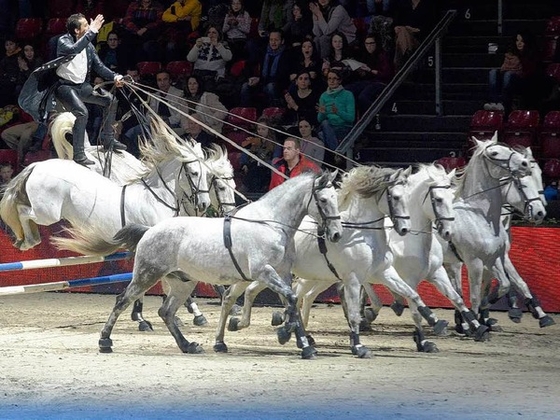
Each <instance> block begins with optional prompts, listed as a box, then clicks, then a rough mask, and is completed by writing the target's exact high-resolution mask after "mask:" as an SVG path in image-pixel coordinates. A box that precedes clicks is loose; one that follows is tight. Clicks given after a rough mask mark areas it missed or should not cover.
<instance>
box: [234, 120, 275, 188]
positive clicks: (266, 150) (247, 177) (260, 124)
mask: <svg viewBox="0 0 560 420" xmlns="http://www.w3.org/2000/svg"><path fill="white" fill-rule="evenodd" d="M256 132H257V135H256V136H249V137H247V139H246V140H245V141H244V142H243V143H241V145H242V146H243V147H245V148H247V149H248V150H249V151H250V152H251V153H253V154H254V155H256V156H257V157H258V158H259V159H260V160H262V161H264V162H266V163H272V153H273V151H274V148H275V147H276V132H275V131H274V130H272V129H271V128H270V121H268V119H267V118H265V117H260V118H259V119H258V120H257V128H256ZM240 164H241V172H243V175H244V177H243V185H244V186H245V189H246V191H247V192H250V193H262V192H266V191H267V189H268V185H269V183H270V169H269V168H267V167H266V166H264V165H263V164H262V162H261V161H259V160H256V159H254V158H252V157H251V156H249V155H248V154H246V153H244V154H243V155H242V156H241V160H240Z"/></svg>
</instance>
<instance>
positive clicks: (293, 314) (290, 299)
mask: <svg viewBox="0 0 560 420" xmlns="http://www.w3.org/2000/svg"><path fill="white" fill-rule="evenodd" d="M287 268H289V267H287ZM256 274H257V276H256V279H257V280H259V281H262V282H263V283H266V285H267V286H268V287H269V288H270V289H271V290H272V291H273V292H276V293H278V294H279V295H281V296H284V298H285V299H286V302H287V306H288V311H287V320H286V322H285V324H284V326H282V327H280V328H278V330H277V331H276V332H277V335H278V341H279V342H280V344H285V343H286V342H288V340H289V339H290V336H291V333H292V332H294V331H295V333H296V337H297V341H298V344H301V349H302V350H301V357H302V358H303V359H314V358H315V355H316V354H317V350H315V348H314V347H313V346H312V345H310V344H309V341H308V340H307V337H306V335H307V334H306V332H305V328H303V325H302V323H301V319H300V316H299V311H298V308H297V297H296V295H295V293H294V291H293V290H292V274H291V273H290V271H289V270H285V272H284V273H283V277H281V276H280V274H279V273H278V272H276V270H274V268H273V267H272V266H271V265H269V264H266V265H265V266H264V267H263V268H262V269H261V270H260V272H258V273H256Z"/></svg>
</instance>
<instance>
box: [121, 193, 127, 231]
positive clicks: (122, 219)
mask: <svg viewBox="0 0 560 420" xmlns="http://www.w3.org/2000/svg"><path fill="white" fill-rule="evenodd" d="M126 187H127V185H123V187H122V191H121V227H125V225H126V215H125V212H124V197H125V195H126Z"/></svg>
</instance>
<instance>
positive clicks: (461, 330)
mask: <svg viewBox="0 0 560 420" xmlns="http://www.w3.org/2000/svg"><path fill="white" fill-rule="evenodd" d="M455 332H456V333H458V334H465V329H464V328H463V326H462V325H461V324H457V325H455Z"/></svg>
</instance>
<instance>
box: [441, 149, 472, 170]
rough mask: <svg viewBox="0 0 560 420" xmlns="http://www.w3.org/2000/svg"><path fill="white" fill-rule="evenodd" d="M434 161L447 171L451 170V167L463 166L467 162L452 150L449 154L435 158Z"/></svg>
mask: <svg viewBox="0 0 560 420" xmlns="http://www.w3.org/2000/svg"><path fill="white" fill-rule="evenodd" d="M436 163H438V164H440V165H441V166H443V167H444V168H445V170H446V171H447V172H451V171H452V170H453V169H458V168H462V167H464V166H465V165H466V164H467V161H466V159H465V158H464V157H462V156H456V155H455V153H454V152H452V153H451V154H450V155H449V156H445V157H442V158H439V159H438V160H436Z"/></svg>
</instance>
